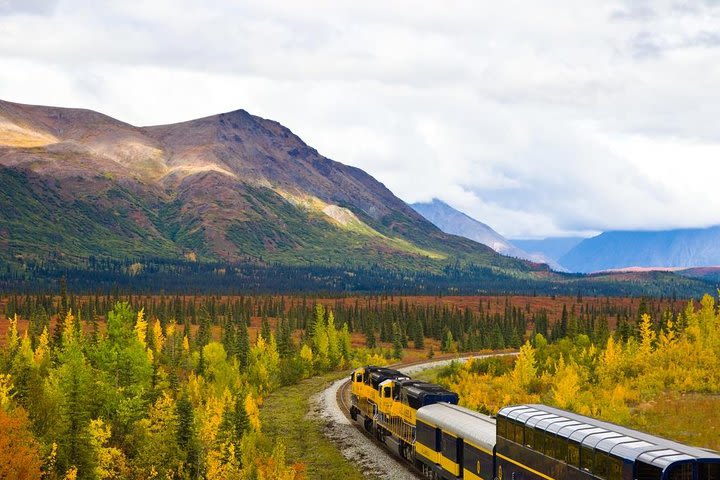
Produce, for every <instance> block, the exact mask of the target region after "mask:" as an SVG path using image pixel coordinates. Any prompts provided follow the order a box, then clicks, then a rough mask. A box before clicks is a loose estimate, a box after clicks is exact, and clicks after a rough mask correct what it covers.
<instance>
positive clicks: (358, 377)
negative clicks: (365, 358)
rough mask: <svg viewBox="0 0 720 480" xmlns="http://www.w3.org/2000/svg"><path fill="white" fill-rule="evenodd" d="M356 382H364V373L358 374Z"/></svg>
mask: <svg viewBox="0 0 720 480" xmlns="http://www.w3.org/2000/svg"><path fill="white" fill-rule="evenodd" d="M355 381H356V382H362V381H363V374H362V373H358V374H357V375H356V376H355Z"/></svg>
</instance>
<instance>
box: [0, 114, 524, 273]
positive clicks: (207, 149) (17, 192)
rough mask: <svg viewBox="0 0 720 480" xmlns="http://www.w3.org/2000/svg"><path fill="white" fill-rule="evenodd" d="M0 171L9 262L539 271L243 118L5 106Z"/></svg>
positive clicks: (291, 137)
mask: <svg viewBox="0 0 720 480" xmlns="http://www.w3.org/2000/svg"><path fill="white" fill-rule="evenodd" d="M0 167H2V170H1V171H0V185H3V186H4V187H6V188H5V189H4V190H5V192H4V193H3V194H0V205H12V204H14V203H20V204H21V208H20V210H21V212H20V213H21V215H16V214H13V213H12V212H11V210H12V209H9V208H3V210H4V212H3V213H0V219H1V220H3V222H2V223H3V224H4V225H6V226H7V227H6V228H4V229H2V230H0V243H2V244H3V245H6V246H7V247H8V249H7V251H6V253H7V255H6V258H5V259H6V260H8V259H14V260H17V261H20V262H22V261H25V260H27V259H34V260H36V261H46V260H48V259H52V260H54V261H58V262H63V261H66V262H69V263H72V259H73V258H83V257H89V256H108V257H113V258H118V257H120V258H123V257H130V256H134V255H135V256H136V255H157V256H169V257H171V258H185V257H188V258H190V257H194V258H197V259H200V260H202V259H208V260H213V259H216V260H223V261H256V262H280V263H287V264H311V263H324V264H337V265H341V264H345V263H348V264H353V263H367V262H368V261H373V260H378V261H380V260H382V261H385V262H388V264H390V265H393V264H397V265H398V266H404V267H411V266H414V267H419V266H423V267H424V268H425V267H430V268H439V266H440V265H441V264H445V263H447V262H451V261H456V260H462V261H470V262H475V263H478V264H481V265H487V266H489V267H492V268H498V269H509V270H518V271H526V272H527V271H530V270H532V269H536V268H537V267H536V266H533V265H531V264H528V263H526V262H521V261H515V260H512V259H506V258H504V257H501V256H499V255H496V254H495V252H493V251H492V250H491V249H489V248H487V247H485V246H484V245H480V244H477V243H475V242H471V241H469V240H466V239H462V238H459V237H454V236H449V235H446V234H444V233H443V232H441V231H440V230H439V229H437V228H436V227H435V226H434V225H432V224H431V223H429V222H427V221H426V220H425V219H424V218H423V217H422V216H421V215H419V214H418V213H416V212H415V211H414V210H413V209H411V208H410V207H409V206H407V204H405V203H404V202H402V201H401V200H400V199H398V198H397V197H395V195H394V194H393V193H392V192H391V191H390V190H388V189H387V188H386V187H385V186H384V185H383V184H382V183H380V182H378V181H377V180H375V179H374V178H373V177H371V176H370V175H368V174H367V173H366V172H364V171H362V170H360V169H358V168H355V167H352V166H348V165H344V164H342V163H340V162H336V161H334V160H331V159H328V158H326V157H324V156H322V155H320V154H319V153H318V152H317V150H316V149H314V148H312V147H310V146H308V145H307V144H306V143H305V142H303V141H302V140H301V139H300V138H299V137H298V136H297V135H295V134H294V133H292V132H291V131H290V130H289V129H288V128H286V127H284V126H283V125H281V124H280V123H278V122H276V121H273V120H268V119H263V118H261V117H257V116H254V115H251V114H249V113H248V112H247V111H245V110H242V109H238V110H233V111H231V112H227V113H221V114H217V115H211V116H207V117H203V118H199V119H193V120H188V121H185V122H180V123H174V124H167V125H157V126H145V127H136V126H133V125H130V124H128V123H125V122H122V121H120V120H116V119H114V118H112V117H109V116H107V115H104V114H102V113H98V112H94V111H92V110H86V109H69V108H64V107H43V106H36V105H24V104H17V103H12V102H6V101H0ZM23 217H24V219H23ZM53 217H57V220H58V221H53V222H50V221H48V219H49V218H53ZM28 239H29V240H28ZM28 243H29V245H28ZM0 255H2V254H0Z"/></svg>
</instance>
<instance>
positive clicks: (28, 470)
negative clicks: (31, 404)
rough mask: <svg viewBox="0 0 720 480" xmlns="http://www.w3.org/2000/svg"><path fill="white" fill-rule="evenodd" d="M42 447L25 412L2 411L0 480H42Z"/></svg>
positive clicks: (0, 421) (0, 423)
mask: <svg viewBox="0 0 720 480" xmlns="http://www.w3.org/2000/svg"><path fill="white" fill-rule="evenodd" d="M41 465H42V463H41V459H40V446H39V445H38V443H37V442H36V441H35V439H34V438H33V436H32V433H31V432H30V423H29V422H28V420H27V415H26V413H25V411H24V410H23V409H21V408H17V409H15V410H14V411H12V412H6V411H5V410H2V409H0V478H3V479H17V480H23V479H28V480H30V479H36V478H40V475H41V473H40V466H41Z"/></svg>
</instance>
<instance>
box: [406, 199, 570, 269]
mask: <svg viewBox="0 0 720 480" xmlns="http://www.w3.org/2000/svg"><path fill="white" fill-rule="evenodd" d="M410 206H411V207H412V208H413V209H415V211H416V212H418V213H420V214H421V215H422V216H423V217H425V218H426V219H428V220H429V221H430V222H432V223H433V224H434V225H435V226H437V227H438V228H439V229H440V230H442V231H443V232H445V233H450V234H452V235H459V236H461V237H465V238H469V239H470V240H474V241H476V242H478V243H482V244H483V245H487V246H488V247H490V248H492V249H493V250H495V251H496V252H498V253H501V254H503V255H507V256H509V257H515V258H522V259H525V260H530V261H532V262H536V263H547V264H549V265H550V266H551V267H552V268H553V269H555V270H561V269H562V267H560V265H558V264H557V262H554V261H553V260H551V259H550V258H548V257H547V256H545V255H543V254H541V253H537V254H530V253H527V252H525V251H524V250H522V249H520V248H518V247H517V246H515V245H513V244H512V243H510V242H509V241H508V240H507V239H506V238H505V237H503V236H502V235H500V234H499V233H497V232H496V231H495V230H493V229H492V227H490V226H489V225H486V224H484V223H482V222H480V221H478V220H475V219H474V218H472V217H470V216H468V215H466V214H464V213H462V212H460V211H458V210H456V209H454V208H453V207H451V206H450V205H448V204H447V203H445V202H443V201H441V200H438V199H436V198H434V199H433V200H432V201H431V202H426V203H413V204H412V205H410Z"/></svg>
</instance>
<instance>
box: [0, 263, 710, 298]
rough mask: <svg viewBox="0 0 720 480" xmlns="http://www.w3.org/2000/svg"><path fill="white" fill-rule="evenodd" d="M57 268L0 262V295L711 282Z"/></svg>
mask: <svg viewBox="0 0 720 480" xmlns="http://www.w3.org/2000/svg"><path fill="white" fill-rule="evenodd" d="M59 265H60V264H59V263H58V262H52V261H47V262H33V261H30V260H26V261H24V262H23V263H21V264H19V265H18V264H16V263H5V262H0V290H2V291H15V292H39V291H49V290H57V289H58V288H59V286H60V280H61V279H63V278H65V279H66V281H67V283H68V285H69V287H70V288H71V289H72V290H73V291H76V292H85V293H92V292H96V291H102V292H105V291H112V290H119V291H122V292H134V293H141V292H144V293H157V292H166V293H181V294H193V293H205V294H209V293H213V294H238V293H245V294H270V293H277V294H289V293H296V294H297V293H299V294H302V293H319V292H333V293H341V292H347V293H355V294H358V293H394V294H401V293H402V294H412V295H447V294H454V295H478V294H488V293H490V294H508V293H515V294H524V295H575V294H577V293H578V292H580V293H582V294H584V295H612V296H643V295H650V296H657V297H659V296H676V297H683V298H688V297H695V298H698V299H699V298H700V297H701V296H702V295H703V294H705V293H707V292H711V291H714V288H715V287H714V285H715V284H714V283H708V282H706V281H703V280H700V279H691V278H686V277H683V276H680V275H676V274H673V273H670V272H646V273H638V274H632V275H631V278H626V277H627V275H625V276H623V275H616V274H612V273H607V274H597V275H576V274H560V273H553V274H550V273H549V272H548V271H545V270H539V271H530V269H528V271H526V272H520V271H518V272H514V273H508V272H506V271H502V270H497V269H495V268H492V267H488V266H478V265H474V264H472V263H462V264H461V263H456V264H453V265H447V266H445V267H443V268H442V269H441V271H439V272H432V271H425V270H411V269H402V268H398V267H389V266H386V265H383V264H371V265H368V266H366V267H359V266H357V265H347V266H344V267H337V266H331V267H328V266H320V265H318V266H288V265H282V264H263V263H257V262H255V263H252V262H250V263H234V264H230V263H204V262H192V261H178V260H166V259H154V258H142V259H128V260H124V261H118V260H110V259H102V258H95V257H90V258H88V259H85V260H83V261H82V262H80V266H78V267H73V268H71V267H66V266H65V267H61V266H59Z"/></svg>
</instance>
